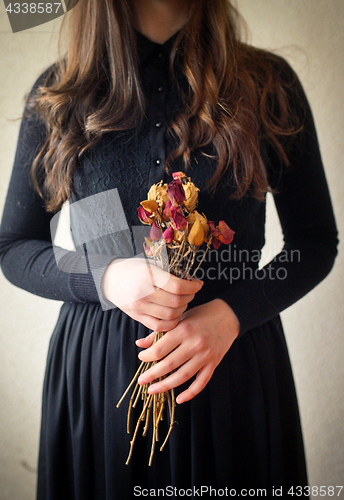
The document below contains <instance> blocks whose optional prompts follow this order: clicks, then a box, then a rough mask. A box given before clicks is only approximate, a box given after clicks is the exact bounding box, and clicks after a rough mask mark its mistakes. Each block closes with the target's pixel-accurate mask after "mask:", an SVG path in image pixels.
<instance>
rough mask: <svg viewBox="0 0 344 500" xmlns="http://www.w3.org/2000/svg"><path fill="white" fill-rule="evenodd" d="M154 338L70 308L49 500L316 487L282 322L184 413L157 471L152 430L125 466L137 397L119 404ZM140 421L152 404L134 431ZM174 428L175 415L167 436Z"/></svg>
mask: <svg viewBox="0 0 344 500" xmlns="http://www.w3.org/2000/svg"><path fill="white" fill-rule="evenodd" d="M148 333H149V331H148V330H147V329H146V328H145V327H144V326H142V325H141V324H139V323H137V322H136V321H134V320H132V319H131V318H129V317H128V316H127V315H126V314H124V313H123V312H122V311H120V310H119V309H112V310H109V311H105V312H104V311H102V309H101V306H100V305H99V304H71V303H65V304H63V306H62V308H61V312H60V315H59V319H58V321H57V324H56V327H55V330H54V332H53V335H52V337H51V341H50V346H49V352H48V359H47V367H46V375H45V381H44V389H43V404H42V423H41V437H40V451H39V464H38V484H37V500H129V499H132V498H138V497H140V496H141V497H143V496H148V497H154V496H156V497H157V496H159V497H164V496H165V497H168V498H180V497H181V496H187V497H188V498H199V497H200V495H201V494H202V497H203V498H212V497H214V496H216V495H215V493H217V496H232V497H233V496H234V493H235V492H236V495H237V496H238V495H240V492H242V490H243V491H245V490H247V491H249V490H252V491H251V493H252V492H253V491H254V490H255V491H257V490H258V489H261V490H262V494H261V495H260V493H259V495H260V496H263V497H265V498H276V496H275V494H274V492H276V490H279V491H280V488H282V491H283V498H289V496H288V495H287V491H288V490H290V488H291V487H293V488H294V489H295V488H297V487H299V490H298V491H299V492H300V491H301V489H300V488H303V487H304V486H306V485H307V473H306V464H305V455H304V447H303V441H302V433H301V426H300V419H299V411H298V404H297V398H296V393H295V387H294V381H293V375H292V370H291V366H290V361H289V356H288V351H287V346H286V342H285V338H284V333H283V329H282V325H281V321H280V318H279V316H276V317H275V318H273V319H272V320H270V321H268V322H266V323H264V324H263V325H261V326H259V327H257V328H254V329H253V330H250V331H249V332H246V333H244V334H243V335H242V336H240V338H238V339H237V340H236V341H235V342H234V343H233V345H232V347H231V348H230V350H229V351H228V353H227V354H226V355H225V357H224V358H223V360H222V361H221V363H220V364H219V366H218V367H217V368H216V370H215V372H214V374H213V376H212V378H211V380H210V382H209V383H208V384H207V386H206V388H205V389H204V390H203V391H202V392H201V393H200V394H199V395H197V396H196V397H195V398H194V399H193V400H191V401H189V402H186V403H183V404H182V405H177V407H176V414H175V425H174V428H173V431H172V433H171V436H170V439H169V441H168V443H167V445H166V447H165V448H164V450H163V451H160V450H159V447H156V450H155V454H154V457H153V462H152V465H151V466H150V467H149V466H148V460H149V455H150V448H151V426H150V430H149V431H148V434H147V436H146V437H143V436H142V435H141V434H142V432H141V433H139V435H138V437H137V439H136V442H135V446H134V451H133V456H132V458H131V460H130V463H129V465H125V462H126V459H127V456H128V452H129V447H130V439H131V436H130V435H128V434H127V432H126V419H127V409H128V402H129V397H130V396H128V397H127V398H126V399H125V400H124V402H123V403H122V405H121V406H120V408H116V404H117V402H118V400H119V399H120V397H121V396H122V393H123V392H124V390H125V389H126V387H127V385H128V383H129V382H130V380H131V379H132V377H133V375H134V373H135V371H136V370H137V368H138V366H139V364H140V361H139V359H138V357H137V355H138V352H139V349H138V348H137V347H136V346H135V340H136V339H137V338H140V337H143V336H146V335H147V334H148ZM189 383H190V382H189ZM189 383H186V384H185V385H184V386H181V387H180V388H178V389H176V393H177V394H178V393H179V392H181V391H182V389H183V387H184V388H185V387H186V386H188V385H189ZM139 413H140V405H138V408H135V409H134V410H133V414H132V420H131V430H132V431H133V430H134V426H135V423H136V421H137V418H138V416H139ZM168 426H169V420H168V415H167V414H166V416H165V418H164V420H163V422H161V424H160V436H161V440H163V438H164V437H165V435H166V433H167V430H168ZM141 430H142V428H141ZM207 488H208V489H207ZM305 490H306V488H303V489H302V491H303V492H305ZM264 491H265V492H266V493H265V494H264ZM226 492H227V494H226ZM222 493H223V494H222ZM259 495H258V494H256V495H255V496H259ZM241 496H243V495H241ZM250 496H254V495H250ZM306 497H307V495H306V494H305V495H304V496H303V498H306Z"/></svg>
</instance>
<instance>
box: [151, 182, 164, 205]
mask: <svg viewBox="0 0 344 500" xmlns="http://www.w3.org/2000/svg"><path fill="white" fill-rule="evenodd" d="M166 188H167V184H163V182H162V181H160V182H158V184H153V186H152V187H151V188H150V190H149V191H148V195H147V198H148V200H154V201H156V202H157V204H158V205H159V207H160V208H163V207H164V206H165V205H166V202H167V201H168V200H169V197H168V194H167V191H166Z"/></svg>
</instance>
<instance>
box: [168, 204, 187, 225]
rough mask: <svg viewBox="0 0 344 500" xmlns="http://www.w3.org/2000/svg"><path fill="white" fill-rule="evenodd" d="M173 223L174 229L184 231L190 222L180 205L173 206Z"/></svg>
mask: <svg viewBox="0 0 344 500" xmlns="http://www.w3.org/2000/svg"><path fill="white" fill-rule="evenodd" d="M170 211H171V223H172V226H173V227H174V229H177V230H178V231H184V230H185V229H186V226H187V224H188V221H187V220H186V218H185V217H184V215H183V212H182V210H181V208H180V207H175V206H174V205H172V206H171V209H170Z"/></svg>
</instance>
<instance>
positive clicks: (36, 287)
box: [0, 72, 99, 302]
mask: <svg viewBox="0 0 344 500" xmlns="http://www.w3.org/2000/svg"><path fill="white" fill-rule="evenodd" d="M46 74H47V73H46V72H45V73H43V74H42V75H41V76H40V77H39V78H38V80H37V81H36V83H35V84H34V86H33V88H32V90H31V93H33V92H35V90H36V89H37V87H38V85H40V84H41V83H42V82H43V81H44V78H45V77H46ZM27 111H28V107H27V106H26V107H25V110H24V118H23V119H22V123H21V126H20V132H19V138H18V144H17V150H16V154H15V160H14V166H13V171H12V176H11V180H10V184H9V188H8V193H7V198H6V203H5V208H4V212H3V217H2V224H1V229H0V263H1V267H2V271H3V273H4V275H5V276H6V278H7V279H8V280H9V281H10V282H11V283H13V284H14V285H16V286H18V287H20V288H23V289H24V290H27V291H29V292H32V293H34V294H36V295H40V296H42V297H46V298H49V299H55V300H61V301H71V302H97V301H99V298H98V294H97V290H96V288H95V285H94V282H93V279H92V275H91V273H87V274H86V273H84V274H82V273H81V274H70V273H66V272H63V271H61V270H60V269H59V267H58V266H57V263H56V260H55V254H54V249H53V245H52V241H51V235H50V220H51V218H52V214H49V213H48V212H47V211H46V209H45V207H44V202H43V200H42V199H41V198H40V196H39V195H38V193H37V192H36V190H35V189H34V187H33V185H32V181H31V175H30V170H31V165H32V162H33V159H34V157H35V156H36V154H37V153H38V151H39V150H40V149H41V147H42V145H43V144H44V141H45V137H46V128H45V125H44V123H43V122H42V121H41V120H40V119H39V118H38V117H37V115H36V114H35V113H29V114H27Z"/></svg>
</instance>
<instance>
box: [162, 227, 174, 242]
mask: <svg viewBox="0 0 344 500" xmlns="http://www.w3.org/2000/svg"><path fill="white" fill-rule="evenodd" d="M173 235H174V231H173V227H172V226H169V227H168V228H167V229H166V230H165V231H164V240H165V243H172V241H173Z"/></svg>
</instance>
